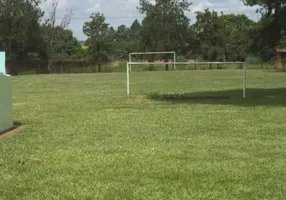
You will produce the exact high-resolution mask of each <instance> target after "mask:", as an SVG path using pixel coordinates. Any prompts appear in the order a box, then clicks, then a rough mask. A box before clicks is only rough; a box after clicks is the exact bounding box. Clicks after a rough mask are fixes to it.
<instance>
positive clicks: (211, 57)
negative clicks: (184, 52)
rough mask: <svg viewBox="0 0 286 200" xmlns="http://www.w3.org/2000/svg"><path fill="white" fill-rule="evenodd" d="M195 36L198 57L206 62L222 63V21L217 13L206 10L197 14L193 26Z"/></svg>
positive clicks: (223, 48)
mask: <svg viewBox="0 0 286 200" xmlns="http://www.w3.org/2000/svg"><path fill="white" fill-rule="evenodd" d="M194 29H195V32H196V34H197V36H196V37H197V39H198V41H199V42H198V43H199V44H198V46H199V52H197V53H199V55H201V56H202V57H203V58H204V59H206V60H208V61H218V60H219V61H222V60H224V57H225V47H224V44H225V41H224V40H225V32H224V24H223V21H222V20H220V18H219V16H218V13H217V12H215V11H210V10H209V9H206V10H205V11H204V12H197V21H196V23H195V25H194Z"/></svg>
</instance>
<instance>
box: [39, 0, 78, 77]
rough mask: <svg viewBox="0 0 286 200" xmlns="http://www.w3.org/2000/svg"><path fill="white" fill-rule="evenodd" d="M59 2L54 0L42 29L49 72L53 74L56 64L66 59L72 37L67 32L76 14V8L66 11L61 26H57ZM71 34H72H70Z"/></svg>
mask: <svg viewBox="0 0 286 200" xmlns="http://www.w3.org/2000/svg"><path fill="white" fill-rule="evenodd" d="M58 5H59V0H52V2H51V4H50V7H49V8H48V10H47V14H48V19H47V20H46V22H45V23H44V25H43V27H42V37H43V39H44V41H45V44H46V54H47V57H48V70H49V72H50V73H52V66H53V64H54V62H56V61H58V60H61V59H64V57H63V55H64V52H63V51H64V46H65V45H66V42H67V40H68V38H70V35H69V34H68V33H67V32H66V31H65V30H66V28H67V27H68V26H69V25H70V23H71V19H72V17H73V15H74V14H75V8H74V7H71V8H68V9H67V10H66V13H65V14H64V17H63V18H62V20H61V22H60V24H59V25H57V24H56V14H57V10H58ZM69 33H70V32H69Z"/></svg>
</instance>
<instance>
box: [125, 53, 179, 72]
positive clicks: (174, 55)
mask: <svg viewBox="0 0 286 200" xmlns="http://www.w3.org/2000/svg"><path fill="white" fill-rule="evenodd" d="M160 54H173V65H174V70H176V62H177V60H176V58H177V56H176V52H175V51H158V52H133V53H129V63H132V56H133V55H160ZM151 64H152V63H151ZM166 64H167V63H166ZM130 70H131V68H130Z"/></svg>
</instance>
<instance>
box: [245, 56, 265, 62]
mask: <svg viewBox="0 0 286 200" xmlns="http://www.w3.org/2000/svg"><path fill="white" fill-rule="evenodd" d="M245 62H246V63H247V64H261V63H263V61H262V59H261V58H260V57H259V56H254V55H250V56H247V57H246V59H245Z"/></svg>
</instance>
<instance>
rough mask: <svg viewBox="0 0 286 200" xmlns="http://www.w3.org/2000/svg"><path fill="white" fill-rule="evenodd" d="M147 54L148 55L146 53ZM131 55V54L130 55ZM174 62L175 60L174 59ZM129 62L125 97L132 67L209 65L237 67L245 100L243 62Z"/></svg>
mask: <svg viewBox="0 0 286 200" xmlns="http://www.w3.org/2000/svg"><path fill="white" fill-rule="evenodd" d="M146 54H148V53H146ZM130 55H133V54H130ZM174 60H176V59H174ZM129 61H131V62H128V63H127V64H126V72H127V74H126V75H127V95H128V96H130V95H131V84H130V82H131V68H132V66H134V65H136V66H146V65H157V66H158V65H161V66H162V65H173V66H211V65H217V66H222V65H239V68H240V69H242V74H241V79H242V97H243V98H246V70H247V67H246V63H245V62H160V63H158V62H133V61H132V58H130V60H129Z"/></svg>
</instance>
